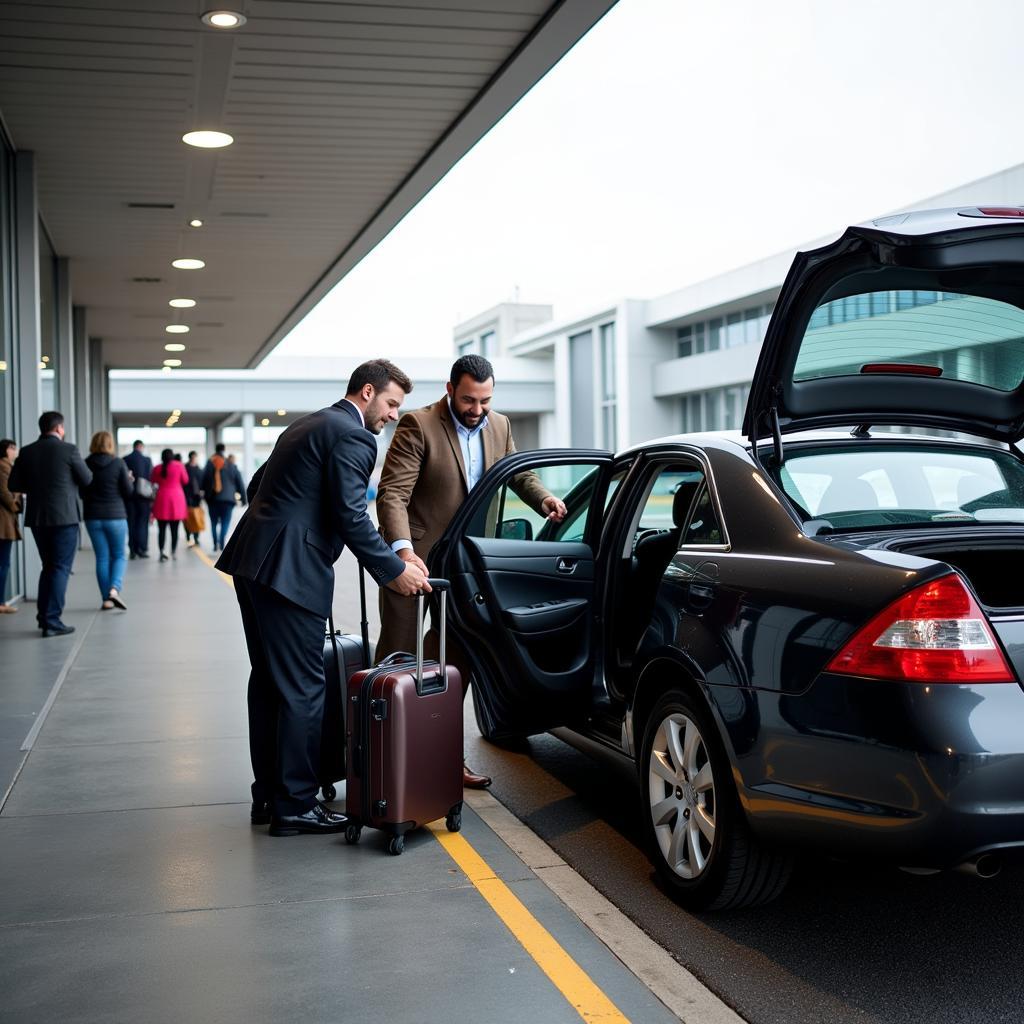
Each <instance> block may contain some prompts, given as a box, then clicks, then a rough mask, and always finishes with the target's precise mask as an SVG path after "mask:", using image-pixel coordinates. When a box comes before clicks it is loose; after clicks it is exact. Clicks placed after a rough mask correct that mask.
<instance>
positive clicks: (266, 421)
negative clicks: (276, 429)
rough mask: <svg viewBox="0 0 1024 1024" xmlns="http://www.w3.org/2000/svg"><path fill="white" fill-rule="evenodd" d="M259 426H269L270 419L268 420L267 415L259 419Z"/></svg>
mask: <svg viewBox="0 0 1024 1024" xmlns="http://www.w3.org/2000/svg"><path fill="white" fill-rule="evenodd" d="M260 426H261V427H269V426H270V420H268V419H267V417H266V416H264V417H263V419H261V420H260Z"/></svg>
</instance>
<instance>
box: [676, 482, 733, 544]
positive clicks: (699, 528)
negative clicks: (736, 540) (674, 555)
mask: <svg viewBox="0 0 1024 1024" xmlns="http://www.w3.org/2000/svg"><path fill="white" fill-rule="evenodd" d="M722 543H724V540H723V534H722V527H721V526H720V525H719V522H718V516H717V515H716V514H715V504H714V502H713V501H712V500H711V489H710V488H709V487H708V485H707V484H706V483H705V484H704V486H703V487H702V488H701V491H700V495H699V496H698V497H697V501H696V503H695V504H694V506H693V511H692V512H691V514H690V519H689V522H688V523H687V524H686V529H685V530H683V537H682V542H681V546H682V545H686V544H722Z"/></svg>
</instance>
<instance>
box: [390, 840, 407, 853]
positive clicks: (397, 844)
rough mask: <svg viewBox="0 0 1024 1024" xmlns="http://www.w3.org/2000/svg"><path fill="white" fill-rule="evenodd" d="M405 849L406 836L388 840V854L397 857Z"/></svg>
mask: <svg viewBox="0 0 1024 1024" xmlns="http://www.w3.org/2000/svg"><path fill="white" fill-rule="evenodd" d="M404 849H405V836H392V837H391V838H390V839H389V840H388V853H390V854H391V856H392V857H397V856H399V854H401V853H402V851H403V850H404Z"/></svg>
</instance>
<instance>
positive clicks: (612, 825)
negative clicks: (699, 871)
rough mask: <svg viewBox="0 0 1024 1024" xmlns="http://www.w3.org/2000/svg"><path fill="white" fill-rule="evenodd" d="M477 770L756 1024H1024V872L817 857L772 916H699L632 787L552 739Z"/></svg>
mask: <svg viewBox="0 0 1024 1024" xmlns="http://www.w3.org/2000/svg"><path fill="white" fill-rule="evenodd" d="M471 717H472V716H471V712H470V713H469V714H467V723H466V725H467V741H466V747H467V760H468V761H469V763H470V765H471V766H472V767H473V768H474V769H476V770H478V771H485V772H487V773H488V774H491V775H492V776H493V777H494V787H493V792H494V794H495V796H497V798H498V799H499V800H501V801H502V803H504V804H505V805H506V806H508V807H509V808H510V809H511V810H512V811H513V812H514V813H515V814H516V815H517V816H518V817H519V818H520V819H522V820H523V821H525V822H526V823H527V824H528V825H529V826H530V827H531V828H532V829H533V830H534V831H535V832H537V833H538V834H539V835H540V836H542V837H543V838H544V839H545V840H546V841H547V842H548V843H549V845H551V846H552V847H553V848H554V849H555V850H556V851H557V852H558V853H559V855H560V856H562V857H563V858H564V859H565V860H566V861H568V863H569V864H571V865H572V866H573V867H574V868H575V869H576V870H577V871H578V872H579V873H580V874H581V875H583V876H584V877H585V878H586V879H587V880H588V881H590V882H591V884H593V885H594V886H596V887H597V888H598V889H599V890H600V891H601V892H602V893H604V895H605V896H607V897H608V898H609V899H610V900H612V902H614V903H615V904H616V905H617V906H618V907H620V908H621V909H622V911H623V912H624V913H625V914H626V915H627V916H629V917H630V918H631V919H632V920H633V921H635V922H636V923H637V924H638V925H640V927H642V928H643V929H644V931H646V932H647V933H648V934H649V935H650V936H651V937H652V938H654V939H655V940H656V941H657V942H659V943H660V944H661V945H662V946H664V947H665V948H666V949H667V950H668V951H669V952H670V953H671V954H672V955H673V956H674V957H675V958H676V959H677V960H678V961H679V962H680V963H681V964H684V965H685V966H686V967H687V968H688V969H689V970H690V971H692V972H693V973H694V974H695V975H696V976H697V977H699V978H700V979H701V980H702V981H703V982H704V983H705V984H706V985H708V987H709V988H711V989H712V990H713V991H714V992H715V993H716V994H717V995H719V996H720V997H721V998H722V999H724V1000H725V1001H726V1002H727V1003H729V1004H730V1005H731V1006H732V1007H733V1008H734V1009H735V1010H736V1011H737V1012H738V1013H739V1014H741V1015H742V1016H743V1017H744V1018H746V1019H747V1020H748V1021H750V1022H752V1024H803V1022H806V1024H821V1022H826V1021H827V1022H829V1024H833V1022H835V1024H840V1022H842V1024H846V1022H850V1024H854V1022H856V1024H864V1022H867V1021H872V1022H893V1024H897V1022H898V1024H917V1022H921V1024H925V1022H927V1024H947V1022H948V1024H968V1022H978V1024H997V1022H1004V1021H1005V1022H1008V1024H1009V1022H1013V1024H1020V1022H1022V1021H1024V962H1022V961H1024V934H1022V912H1024V865H1016V866H1007V867H1004V869H1003V871H1002V873H1001V874H1000V875H999V876H997V877H996V878H995V879H992V880H989V881H982V880H981V879H977V878H973V877H970V876H966V875H963V874H958V873H946V874H942V875H935V876H930V877H914V876H911V875H907V874H905V873H903V872H900V871H897V870H889V869H884V870H883V869H880V868H874V867H872V866H870V865H866V864H857V863H854V864H846V863H839V862H837V861H824V860H813V859H809V860H806V861H804V862H802V863H801V864H800V865H798V867H797V869H796V871H795V873H794V877H793V880H792V881H791V882H790V884H789V886H788V888H787V889H786V890H785V892H784V893H783V894H782V896H781V897H780V898H779V899H778V900H777V901H776V902H774V903H771V904H769V905H767V906H764V907H760V908H756V909H753V910H747V911H733V912H726V913H718V914H700V915H695V914H691V913H688V912H686V911H684V910H682V909H681V908H680V907H678V906H677V905H676V904H675V903H673V902H672V900H671V899H670V898H669V897H668V896H666V895H665V894H664V893H663V892H662V891H661V890H660V889H659V887H658V884H657V882H656V880H655V876H654V872H653V868H652V866H651V863H650V861H649V860H648V858H647V857H646V855H645V854H644V852H643V841H642V838H641V836H642V832H641V818H640V814H641V811H640V807H641V804H640V793H639V787H638V785H637V783H636V781H635V779H634V778H633V776H632V775H631V774H627V773H626V772H624V771H622V770H621V769H620V768H618V767H617V766H615V765H609V764H606V763H603V762H600V761H597V760H594V759H592V758H591V757H589V756H587V755H584V754H582V753H580V752H578V751H577V750H575V749H573V748H572V747H570V746H568V745H566V744H565V743H563V742H561V741H560V740H558V739H556V738H554V737H552V736H538V737H534V738H532V739H530V740H528V741H526V742H525V743H524V744H523V745H522V747H521V748H519V749H504V748H500V747H496V746H494V745H492V744H489V743H487V742H485V741H484V740H482V739H480V737H479V735H478V734H477V733H476V730H475V724H474V723H473V722H472V720H471Z"/></svg>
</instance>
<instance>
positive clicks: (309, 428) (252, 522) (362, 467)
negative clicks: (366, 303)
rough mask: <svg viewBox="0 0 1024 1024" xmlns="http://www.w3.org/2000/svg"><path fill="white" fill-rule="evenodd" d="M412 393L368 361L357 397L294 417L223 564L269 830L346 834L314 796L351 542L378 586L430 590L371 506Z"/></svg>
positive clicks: (358, 377) (257, 801) (354, 383)
mask: <svg viewBox="0 0 1024 1024" xmlns="http://www.w3.org/2000/svg"><path fill="white" fill-rule="evenodd" d="M411 390H412V382H411V381H410V380H409V378H408V377H407V376H406V375H405V374H404V373H402V371H401V370H399V369H398V367H397V366H394V365H393V364H392V363H389V362H388V361H387V360H385V359H374V360H371V361H370V362H368V363H363V364H362V366H359V367H358V368H357V369H356V371H355V372H354V373H353V374H352V377H351V379H350V380H349V385H348V394H347V395H346V396H345V398H343V399H342V400H341V401H339V402H337V403H336V404H335V405H332V406H329V407H328V408H326V409H321V410H320V411H319V412H314V413H311V414H310V415H308V416H303V417H302V418H301V419H299V420H296V421H295V422H294V423H293V424H292V425H291V426H290V427H288V429H287V430H285V432H284V433H283V434H282V435H281V436H280V438H278V441H277V444H276V445H275V446H274V450H273V452H272V453H271V455H270V458H269V459H268V460H267V461H266V462H265V463H264V464H263V465H262V466H260V468H259V469H258V470H257V472H256V474H255V475H254V477H253V480H252V483H251V484H250V486H249V498H250V505H249V509H248V511H247V512H246V513H245V515H243V516H242V519H241V521H240V522H239V524H238V527H237V529H236V530H235V532H234V534H232V536H231V539H230V540H229V541H228V544H227V547H226V548H225V549H224V552H223V554H222V555H221V557H220V559H219V560H218V562H217V568H218V569H220V570H221V572H224V573H227V574H228V575H230V576H233V577H234V583H235V595H236V597H237V598H238V604H239V607H240V608H241V612H242V626H243V628H244V629H245V639H246V644H247V646H248V649H249V660H250V662H251V664H252V672H251V673H250V675H249V750H250V754H251V757H252V770H253V777H254V779H255V781H254V782H253V785H252V814H251V819H252V822H253V824H254V825H259V824H266V823H268V822H269V823H270V834H271V835H275V836H289V835H297V834H298V833H300V832H313V833H322V832H340V831H342V830H343V829H344V828H345V826H346V824H347V821H348V819H347V818H346V817H345V816H344V815H342V814H335V813H334V812H332V811H330V810H328V809H327V808H326V807H324V806H323V804H321V803H319V802H318V801H317V799H316V793H317V790H318V789H319V782H318V780H317V765H318V764H319V759H320V732H321V725H322V718H323V703H324V690H325V682H324V666H323V646H324V620H325V619H326V618H327V616H328V615H329V614H330V611H331V604H332V601H333V598H334V563H335V562H336V561H337V560H338V558H339V557H340V555H341V553H342V551H343V550H344V548H345V546H346V545H348V547H349V549H350V550H351V551H352V553H353V554H354V555H355V556H356V558H357V559H358V560H359V562H360V563H361V564H362V565H363V567H364V568H365V569H366V570H367V571H368V572H369V574H370V575H371V576H372V577H373V578H374V579H375V580H376V581H377V583H378V584H379V585H381V586H388V587H390V588H391V589H392V590H395V591H397V592H398V593H400V594H406V595H409V596H411V595H413V594H415V593H416V592H417V591H419V590H421V589H422V590H425V591H427V590H429V589H430V585H429V584H428V583H427V578H426V569H425V567H424V566H423V564H422V562H403V561H402V559H401V558H399V557H398V555H396V554H395V553H394V552H393V551H392V550H391V549H390V548H389V547H388V546H387V545H386V544H385V543H384V541H383V540H382V539H381V537H380V534H379V533H378V532H377V530H376V529H375V528H374V525H373V522H372V521H371V519H370V516H369V514H368V513H367V510H366V485H367V483H368V481H369V479H370V473H371V472H372V471H373V466H374V462H375V461H376V458H377V443H376V441H375V440H374V437H373V435H374V434H379V433H380V431H381V430H382V429H383V427H384V425H385V424H386V423H388V422H389V421H391V420H397V419H398V409H399V407H400V406H401V404H402V400H403V399H404V398H405V396H406V394H408V392H409V391H411Z"/></svg>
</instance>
